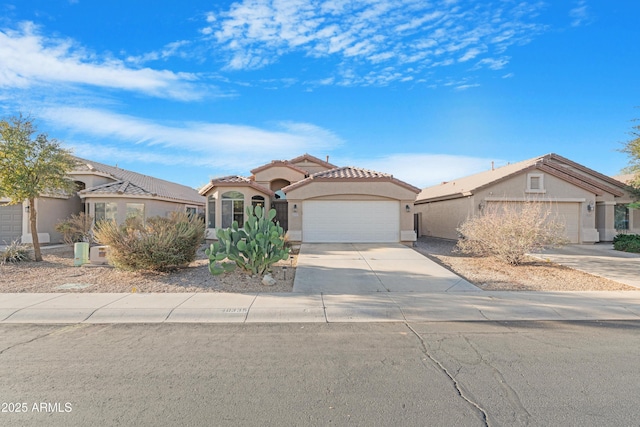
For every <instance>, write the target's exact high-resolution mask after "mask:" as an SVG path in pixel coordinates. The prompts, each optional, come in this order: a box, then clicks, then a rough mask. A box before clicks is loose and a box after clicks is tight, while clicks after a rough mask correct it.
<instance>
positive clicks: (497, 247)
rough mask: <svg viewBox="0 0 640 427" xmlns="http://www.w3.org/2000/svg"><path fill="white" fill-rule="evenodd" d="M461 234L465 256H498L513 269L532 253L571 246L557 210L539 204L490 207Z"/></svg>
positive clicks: (523, 203) (507, 203)
mask: <svg viewBox="0 0 640 427" xmlns="http://www.w3.org/2000/svg"><path fill="white" fill-rule="evenodd" d="M458 232H459V233H460V234H461V236H462V238H461V239H460V240H459V241H458V245H457V246H458V250H460V251H461V252H463V253H468V254H472V255H477V256H494V257H496V258H498V259H500V260H502V261H505V262H507V263H509V264H511V265H519V264H521V263H522V262H523V261H524V259H525V255H526V254H527V253H529V252H532V251H535V250H540V249H543V248H545V247H554V246H561V245H564V244H567V243H568V240H567V238H566V237H565V234H564V223H563V222H562V221H560V220H558V218H555V217H554V216H553V206H552V205H551V204H550V203H546V202H539V201H525V202H501V203H489V204H488V205H487V206H486V207H485V209H484V211H483V212H482V213H481V214H480V215H477V216H475V217H472V218H469V219H468V220H467V221H466V222H464V223H463V224H462V225H461V226H460V228H458Z"/></svg>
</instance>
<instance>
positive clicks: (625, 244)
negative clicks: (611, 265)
mask: <svg viewBox="0 0 640 427" xmlns="http://www.w3.org/2000/svg"><path fill="white" fill-rule="evenodd" d="M613 248H614V249H615V250H617V251H623V252H634V253H640V235H639V234H618V235H616V237H614V238H613Z"/></svg>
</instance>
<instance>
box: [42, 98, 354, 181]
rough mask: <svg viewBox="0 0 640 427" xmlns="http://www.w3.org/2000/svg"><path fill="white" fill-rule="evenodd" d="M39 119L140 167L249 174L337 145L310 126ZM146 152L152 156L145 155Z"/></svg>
mask: <svg viewBox="0 0 640 427" xmlns="http://www.w3.org/2000/svg"><path fill="white" fill-rule="evenodd" d="M38 115H39V117H41V118H42V119H43V120H44V121H46V122H48V123H49V124H50V125H51V126H55V127H57V128H61V129H65V130H66V131H67V132H69V133H71V134H74V135H78V134H79V135H83V136H84V137H85V138H86V139H87V140H91V139H92V138H99V139H100V140H109V141H112V142H113V145H111V147H118V148H117V149H116V148H112V149H111V150H110V155H111V156H113V157H114V158H116V159H117V158H119V157H123V158H126V159H127V160H128V161H131V158H132V156H133V157H134V158H138V160H139V161H142V162H156V161H157V162H160V163H161V164H174V165H175V164H179V163H182V164H193V165H208V166H211V167H216V168H222V169H225V170H238V169H240V170H249V169H251V168H253V167H255V166H256V165H259V164H262V163H263V162H264V161H265V159H273V158H282V159H284V158H289V157H295V156H297V155H299V154H300V153H304V152H326V151H329V150H331V149H334V148H335V147H337V146H339V145H340V144H341V143H342V141H341V139H340V138H339V137H338V136H337V135H335V134H334V133H332V132H331V131H329V130H326V129H324V128H321V127H319V126H316V125H314V124H311V123H300V122H288V121H284V122H277V123H274V124H272V125H270V126H265V128H258V127H255V126H244V125H237V124H228V123H206V122H187V123H180V124H166V123H163V124H160V123H157V122H154V121H151V120H146V119H143V118H139V117H133V116H127V115H122V114H117V113H113V112H109V111H104V110H99V109H91V108H76V107H62V108H45V109H43V110H41V111H39V112H38ZM76 138H77V137H76ZM78 146H79V147H81V148H82V150H83V151H84V152H86V151H87V150H88V146H87V145H85V144H79V145H78ZM89 146H90V145H89ZM145 148H148V149H145ZM100 150H102V148H100V147H97V149H96V150H94V151H100ZM149 151H152V152H153V153H154V154H153V155H149V154H148V153H149ZM118 153H120V154H118ZM134 153H139V155H136V154H134ZM164 153H167V154H164ZM174 153H179V154H177V155H174ZM87 157H90V156H87ZM244 168H246V169H244Z"/></svg>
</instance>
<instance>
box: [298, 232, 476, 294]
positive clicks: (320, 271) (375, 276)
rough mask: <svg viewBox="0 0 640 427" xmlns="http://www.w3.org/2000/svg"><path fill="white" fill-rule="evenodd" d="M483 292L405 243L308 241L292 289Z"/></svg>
mask: <svg viewBox="0 0 640 427" xmlns="http://www.w3.org/2000/svg"><path fill="white" fill-rule="evenodd" d="M465 291H480V289H479V288H477V287H476V286H473V285H472V284H470V283H469V282H467V281H466V280H464V279H463V278H461V277H459V276H457V275H455V274H454V273H452V272H450V271H449V270H447V269H445V268H443V267H441V266H440V265H438V264H436V263H435V262H433V261H431V260H430V259H429V258H427V257H425V256H424V255H422V254H419V253H418V252H416V251H414V250H413V249H411V248H409V247H407V246H404V245H401V244H392V243H389V244H370V243H312V244H310V243H305V244H303V245H302V246H301V248H300V254H299V255H298V267H297V269H296V278H295V282H294V285H293V292H303V293H311V294H317V293H325V294H326V293H330V294H363V293H371V292H465Z"/></svg>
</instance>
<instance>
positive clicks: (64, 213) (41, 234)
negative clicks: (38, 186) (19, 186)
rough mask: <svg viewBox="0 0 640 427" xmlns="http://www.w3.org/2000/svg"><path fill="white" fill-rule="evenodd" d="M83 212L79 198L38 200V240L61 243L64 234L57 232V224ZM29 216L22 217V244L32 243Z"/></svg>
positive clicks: (40, 198)
mask: <svg viewBox="0 0 640 427" xmlns="http://www.w3.org/2000/svg"><path fill="white" fill-rule="evenodd" d="M81 211H82V202H81V201H80V198H79V197H77V196H73V197H71V198H69V199H63V198H60V199H58V198H50V197H39V198H37V199H36V212H37V227H38V240H39V241H40V243H43V244H46V243H61V242H62V234H60V233H58V232H57V231H56V224H57V223H58V222H60V221H62V220H64V219H66V218H68V217H69V216H71V215H72V214H77V213H79V212H81ZM32 241H33V240H32V238H31V225H30V224H29V214H27V213H25V214H24V215H22V242H23V243H31V242H32Z"/></svg>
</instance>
